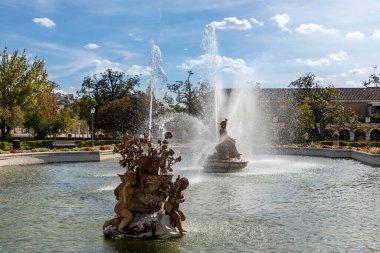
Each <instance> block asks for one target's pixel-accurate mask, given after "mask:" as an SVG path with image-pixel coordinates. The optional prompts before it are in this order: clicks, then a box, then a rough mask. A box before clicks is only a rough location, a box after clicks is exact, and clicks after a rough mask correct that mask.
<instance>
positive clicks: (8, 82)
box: [0, 47, 52, 140]
mask: <svg viewBox="0 0 380 253" xmlns="http://www.w3.org/2000/svg"><path fill="white" fill-rule="evenodd" d="M0 58H1V62H0V130H1V139H2V140H5V138H6V136H7V135H8V134H9V131H10V130H11V128H13V127H15V126H20V125H21V124H22V122H23V118H24V115H25V113H26V112H28V111H30V110H32V109H33V108H35V106H36V105H37V104H38V103H37V97H38V94H40V93H42V92H45V91H46V90H47V89H48V88H50V87H51V86H52V84H51V83H50V82H49V81H48V79H47V76H48V75H47V73H46V70H45V62H44V61H43V60H38V59H37V58H35V59H34V60H32V61H29V60H28V57H27V54H26V52H25V50H24V51H23V52H22V53H19V51H18V50H16V51H15V52H14V53H12V54H9V53H8V52H7V48H6V47H5V48H4V51H3V53H1V54H0Z"/></svg>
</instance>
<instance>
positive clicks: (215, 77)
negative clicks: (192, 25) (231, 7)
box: [202, 25, 271, 155]
mask: <svg viewBox="0 0 380 253" xmlns="http://www.w3.org/2000/svg"><path fill="white" fill-rule="evenodd" d="M202 49H203V50H204V53H205V57H207V59H208V61H209V62H208V64H207V65H208V66H209V67H208V69H207V70H208V77H209V80H210V83H211V85H213V87H214V113H215V114H214V117H215V128H216V135H217V136H219V134H218V130H219V122H220V121H221V120H224V119H225V118H227V119H228V120H229V121H228V133H229V134H230V136H232V137H233V138H236V143H237V147H238V149H239V150H241V152H242V153H245V154H247V152H248V153H252V152H254V149H255V148H257V147H258V146H259V145H258V144H259V143H260V144H262V143H269V142H270V139H271V138H270V136H269V135H268V134H267V132H268V131H267V129H266V126H267V124H265V122H264V117H263V110H262V109H263V108H260V106H259V105H258V103H257V101H258V99H257V96H258V89H255V88H253V87H250V86H249V83H248V80H249V78H251V77H252V75H253V71H251V72H249V71H248V72H247V73H241V74H240V75H239V77H238V78H233V79H234V80H233V82H234V83H237V87H236V89H231V90H230V91H229V92H228V95H227V92H226V90H225V89H224V87H223V86H224V85H223V82H222V78H221V74H220V73H221V71H222V67H223V66H222V62H221V61H222V59H221V58H222V57H221V56H220V55H219V50H218V43H217V36H216V33H215V27H213V26H212V25H207V26H206V27H205V29H204V32H203V39H202ZM243 155H244V154H243Z"/></svg>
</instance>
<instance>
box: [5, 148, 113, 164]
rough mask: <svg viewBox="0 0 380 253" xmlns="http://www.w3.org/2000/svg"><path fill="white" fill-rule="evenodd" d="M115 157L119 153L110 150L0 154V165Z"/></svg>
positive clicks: (102, 159) (90, 160) (96, 160)
mask: <svg viewBox="0 0 380 253" xmlns="http://www.w3.org/2000/svg"><path fill="white" fill-rule="evenodd" d="M117 157H119V154H114V153H113V151H112V150H102V151H61V152H59V151H57V152H31V153H16V154H0V167H1V166H12V165H29V164H40V163H65V162H100V161H104V160H108V159H113V158H117Z"/></svg>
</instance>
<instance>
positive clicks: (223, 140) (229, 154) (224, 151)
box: [209, 119, 241, 160]
mask: <svg viewBox="0 0 380 253" xmlns="http://www.w3.org/2000/svg"><path fill="white" fill-rule="evenodd" d="M219 139H220V143H219V144H218V145H216V147H215V149H216V153H214V154H213V155H211V156H210V157H209V158H210V159H217V160H229V159H240V156H241V154H240V153H239V152H238V151H237V149H236V146H235V144H236V141H235V139H233V138H231V137H230V136H228V134H227V119H225V120H224V121H222V122H220V129H219Z"/></svg>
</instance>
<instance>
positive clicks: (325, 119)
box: [289, 73, 357, 140]
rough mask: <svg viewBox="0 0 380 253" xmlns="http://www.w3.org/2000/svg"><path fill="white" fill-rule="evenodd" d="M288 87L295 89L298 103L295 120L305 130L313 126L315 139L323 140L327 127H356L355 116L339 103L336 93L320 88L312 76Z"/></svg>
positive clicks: (331, 88) (298, 80) (329, 88)
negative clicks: (302, 123) (302, 125)
mask: <svg viewBox="0 0 380 253" xmlns="http://www.w3.org/2000/svg"><path fill="white" fill-rule="evenodd" d="M289 86H290V87H295V88H297V91H296V97H297V99H298V102H299V103H300V108H299V112H300V113H299V114H298V116H297V117H298V118H299V119H297V120H298V122H302V121H303V122H304V127H305V128H309V127H310V126H311V124H312V125H313V129H312V135H313V136H315V139H317V140H324V139H325V137H326V136H325V135H326V128H327V127H328V126H329V127H330V128H332V129H333V128H341V127H347V128H351V129H354V128H355V127H356V126H357V116H356V114H355V113H354V112H353V111H352V110H351V109H350V108H348V107H345V106H344V105H343V104H342V103H341V102H339V93H338V91H337V90H336V89H335V88H334V87H333V86H327V87H322V86H321V85H320V84H319V83H318V82H317V81H316V80H315V75H314V74H312V73H307V74H305V75H304V76H302V77H300V78H298V79H297V80H295V81H293V82H291V83H290V85H289ZM311 112H312V115H311Z"/></svg>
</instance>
